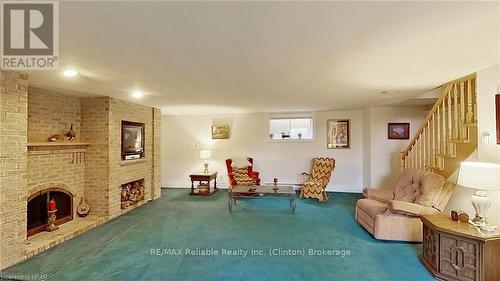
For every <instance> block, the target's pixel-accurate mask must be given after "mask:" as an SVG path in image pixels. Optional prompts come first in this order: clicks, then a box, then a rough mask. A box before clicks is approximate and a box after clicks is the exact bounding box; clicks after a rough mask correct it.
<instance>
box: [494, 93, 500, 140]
mask: <svg viewBox="0 0 500 281" xmlns="http://www.w3.org/2000/svg"><path fill="white" fill-rule="evenodd" d="M495 105H496V113H497V144H500V94H498V95H496V96H495Z"/></svg>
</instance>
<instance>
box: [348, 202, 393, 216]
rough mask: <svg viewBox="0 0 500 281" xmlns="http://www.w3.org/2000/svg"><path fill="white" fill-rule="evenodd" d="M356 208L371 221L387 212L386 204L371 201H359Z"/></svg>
mask: <svg viewBox="0 0 500 281" xmlns="http://www.w3.org/2000/svg"><path fill="white" fill-rule="evenodd" d="M356 206H357V207H358V208H359V209H361V210H363V212H365V213H366V214H367V215H368V216H370V217H371V218H372V219H375V217H376V216H377V215H380V214H383V213H385V211H387V204H386V203H383V202H380V201H377V200H372V199H360V200H358V202H357V203H356Z"/></svg>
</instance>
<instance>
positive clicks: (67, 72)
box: [63, 69, 78, 77]
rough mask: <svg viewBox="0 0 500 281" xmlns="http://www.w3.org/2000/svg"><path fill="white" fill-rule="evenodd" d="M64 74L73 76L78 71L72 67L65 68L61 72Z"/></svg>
mask: <svg viewBox="0 0 500 281" xmlns="http://www.w3.org/2000/svg"><path fill="white" fill-rule="evenodd" d="M63 75H64V76H66V77H75V76H77V75H78V71H76V70H74V69H66V70H65V71H64V73H63Z"/></svg>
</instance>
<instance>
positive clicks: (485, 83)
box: [446, 64, 500, 225]
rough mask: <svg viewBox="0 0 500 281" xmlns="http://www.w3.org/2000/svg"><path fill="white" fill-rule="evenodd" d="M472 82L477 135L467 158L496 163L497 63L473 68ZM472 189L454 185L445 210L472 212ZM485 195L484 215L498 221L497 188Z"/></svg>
mask: <svg viewBox="0 0 500 281" xmlns="http://www.w3.org/2000/svg"><path fill="white" fill-rule="evenodd" d="M476 84H477V86H476V89H477V109H478V132H479V137H480V139H479V145H478V150H477V153H476V154H474V155H472V157H471V158H470V159H469V160H471V161H474V160H478V161H481V162H491V163H499V164H500V145H498V144H496V116H495V94H499V93H500V64H497V65H495V66H492V67H489V68H487V69H484V70H481V71H479V72H477V77H476ZM483 133H489V134H490V136H491V143H490V144H486V143H483V142H482V141H481V135H483ZM450 180H455V181H456V175H454V176H453V177H450ZM473 193H474V190H473V189H468V188H464V187H460V186H458V187H457V188H456V190H455V192H454V193H453V196H452V198H451V199H450V202H449V203H448V205H447V206H446V211H447V212H448V211H449V210H453V209H458V210H460V209H461V210H464V211H466V212H467V213H469V215H470V216H473V215H474V214H475V211H474V208H473V207H472V205H471V203H470V197H471V196H472V194H473ZM488 195H489V196H490V197H491V198H492V199H493V205H492V206H491V208H490V210H489V213H488V218H489V219H490V221H491V222H493V223H495V224H497V225H500V192H488Z"/></svg>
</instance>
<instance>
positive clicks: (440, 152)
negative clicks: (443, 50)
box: [401, 73, 477, 173]
mask: <svg viewBox="0 0 500 281" xmlns="http://www.w3.org/2000/svg"><path fill="white" fill-rule="evenodd" d="M441 89H442V93H441V95H440V97H439V98H438V100H437V101H436V103H435V104H434V106H433V107H432V109H431V111H430V112H429V114H428V115H427V117H426V118H425V120H424V122H423V123H422V126H421V127H420V129H419V130H418V131H417V133H416V134H415V136H414V137H413V139H412V140H411V141H410V143H409V145H408V147H407V148H406V149H404V150H403V151H401V168H402V169H406V168H416V169H423V170H426V171H433V172H437V173H439V171H443V170H445V168H446V170H450V169H451V168H453V167H445V162H446V161H445V158H446V157H449V158H456V157H457V144H460V143H468V142H469V141H470V138H471V134H470V133H471V131H470V130H471V129H475V130H477V129H476V128H473V127H475V126H477V101H476V74H475V73H474V74H471V75H468V76H465V77H462V78H460V79H457V80H453V81H450V82H448V83H446V84H444V85H442V86H441ZM467 156H468V155H467ZM457 168H458V167H457Z"/></svg>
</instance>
